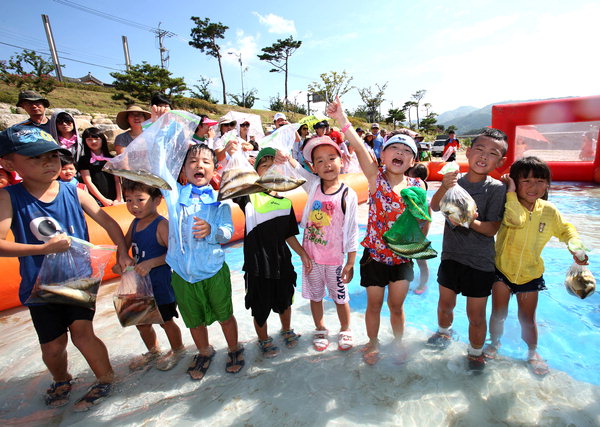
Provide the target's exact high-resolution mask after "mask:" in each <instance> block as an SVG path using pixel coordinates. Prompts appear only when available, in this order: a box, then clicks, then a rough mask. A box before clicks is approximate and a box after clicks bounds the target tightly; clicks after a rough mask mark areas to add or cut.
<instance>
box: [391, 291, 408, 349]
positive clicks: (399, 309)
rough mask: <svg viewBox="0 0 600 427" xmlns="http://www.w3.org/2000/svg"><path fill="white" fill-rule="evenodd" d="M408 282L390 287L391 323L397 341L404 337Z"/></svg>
mask: <svg viewBox="0 0 600 427" xmlns="http://www.w3.org/2000/svg"><path fill="white" fill-rule="evenodd" d="M408 285H409V281H408V280H397V281H395V282H390V284H389V285H388V300H387V303H388V307H389V308H390V323H391V325H392V332H393V333H394V338H395V339H396V340H401V339H402V336H403V335H404V300H405V299H406V294H407V293H408Z"/></svg>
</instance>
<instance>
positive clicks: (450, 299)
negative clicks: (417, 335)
mask: <svg viewBox="0 0 600 427" xmlns="http://www.w3.org/2000/svg"><path fill="white" fill-rule="evenodd" d="M506 141H507V140H506V135H505V134H504V133H503V132H501V131H499V130H497V129H486V130H485V131H484V132H483V133H482V134H481V135H479V136H477V137H476V138H475V139H474V140H473V143H472V145H471V147H469V148H468V149H467V153H466V154H467V159H468V161H469V171H468V172H467V173H466V174H461V175H460V176H459V173H458V171H457V172H453V173H448V174H446V175H444V178H443V179H442V185H441V186H440V188H439V189H438V191H437V192H436V193H435V194H434V196H433V198H432V199H431V208H432V209H433V210H434V211H439V210H440V201H441V200H442V197H443V196H444V195H445V194H446V192H447V191H448V190H449V189H450V188H452V187H453V186H454V185H456V184H459V185H460V186H461V187H462V188H464V189H465V190H466V191H467V192H468V193H469V194H470V195H471V197H473V199H474V200H475V203H476V205H477V217H476V219H474V220H473V222H471V224H470V225H469V228H465V227H462V226H459V225H455V224H451V223H450V222H449V220H446V224H445V227H444V243H443V248H442V262H441V264H440V268H439V270H438V283H439V285H440V297H439V301H438V309H437V314H438V331H437V332H436V333H435V334H433V335H432V336H431V337H430V338H429V339H428V340H427V344H428V345H429V346H432V347H436V348H439V349H445V348H446V347H448V345H449V344H450V342H451V337H452V329H451V327H452V321H453V319H454V313H453V311H454V306H455V305H456V295H457V294H459V293H460V294H463V295H464V296H466V297H467V316H468V318H469V348H468V355H467V357H468V362H469V369H471V370H475V371H481V370H482V369H484V367H485V358H484V357H483V352H482V350H483V343H484V341H485V336H486V332H487V330H486V327H487V325H486V316H485V308H486V304H487V298H488V296H489V295H490V294H491V290H492V285H493V283H494V281H495V273H494V272H495V264H494V257H495V251H494V235H495V234H496V233H497V231H498V229H499V228H500V224H501V222H502V215H503V213H504V202H505V200H506V189H505V187H504V184H502V182H500V181H498V180H496V179H494V178H492V177H490V176H488V174H489V173H490V172H492V171H493V170H494V169H496V168H498V167H500V166H502V164H503V163H504V160H505V157H504V156H505V154H506V150H507V142H506Z"/></svg>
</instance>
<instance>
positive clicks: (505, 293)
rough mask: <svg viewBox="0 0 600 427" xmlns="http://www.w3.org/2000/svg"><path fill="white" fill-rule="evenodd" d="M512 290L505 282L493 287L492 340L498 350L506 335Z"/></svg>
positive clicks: (495, 284) (496, 283)
mask: <svg viewBox="0 0 600 427" xmlns="http://www.w3.org/2000/svg"><path fill="white" fill-rule="evenodd" d="M509 301H510V288H509V287H508V286H506V285H505V284H504V283H503V282H495V283H494V285H493V286H492V314H491V315H490V339H491V340H492V345H493V346H494V347H495V348H496V349H497V348H498V346H499V345H500V338H502V334H503V333H504V321H505V320H506V316H507V315H508V303H509Z"/></svg>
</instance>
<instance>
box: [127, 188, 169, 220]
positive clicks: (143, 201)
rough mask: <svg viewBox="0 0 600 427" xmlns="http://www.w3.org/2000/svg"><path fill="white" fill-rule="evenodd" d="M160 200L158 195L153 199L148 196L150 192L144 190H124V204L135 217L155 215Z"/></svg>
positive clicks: (141, 217) (142, 217)
mask: <svg viewBox="0 0 600 427" xmlns="http://www.w3.org/2000/svg"><path fill="white" fill-rule="evenodd" d="M160 201H161V198H160V197H156V198H154V199H153V198H152V197H150V194H148V193H147V192H145V191H140V190H133V191H126V192H125V204H126V205H127V210H128V211H129V213H130V214H131V215H133V216H134V217H136V218H137V219H144V218H148V217H151V216H155V215H156V214H157V212H156V209H157V208H158V205H160Z"/></svg>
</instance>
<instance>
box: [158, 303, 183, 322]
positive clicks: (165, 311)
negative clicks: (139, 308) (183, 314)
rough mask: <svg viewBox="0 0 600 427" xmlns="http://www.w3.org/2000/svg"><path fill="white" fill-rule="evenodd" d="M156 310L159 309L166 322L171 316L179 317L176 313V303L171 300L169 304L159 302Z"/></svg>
mask: <svg viewBox="0 0 600 427" xmlns="http://www.w3.org/2000/svg"><path fill="white" fill-rule="evenodd" d="M158 311H160V315H161V316H162V318H163V321H164V322H165V323H166V322H168V321H169V320H171V319H172V318H173V317H179V314H178V313H177V303H176V302H171V303H169V304H159V305H158Z"/></svg>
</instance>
